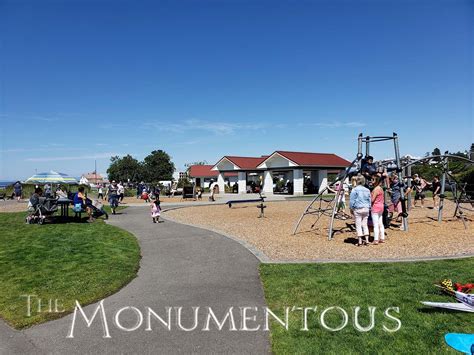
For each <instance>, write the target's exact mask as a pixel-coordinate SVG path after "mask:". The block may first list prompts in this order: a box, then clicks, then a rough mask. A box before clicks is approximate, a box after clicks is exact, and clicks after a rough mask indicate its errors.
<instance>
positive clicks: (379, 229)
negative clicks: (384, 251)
mask: <svg viewBox="0 0 474 355" xmlns="http://www.w3.org/2000/svg"><path fill="white" fill-rule="evenodd" d="M372 186H373V190H372V193H371V202H372V209H371V216H372V222H373V224H374V245H377V244H379V242H380V243H384V241H385V227H384V225H383V218H382V216H383V209H384V192H383V189H382V187H381V186H380V177H379V176H377V175H375V176H374V177H372Z"/></svg>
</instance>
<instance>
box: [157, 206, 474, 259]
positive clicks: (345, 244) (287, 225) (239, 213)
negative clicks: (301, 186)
mask: <svg viewBox="0 0 474 355" xmlns="http://www.w3.org/2000/svg"><path fill="white" fill-rule="evenodd" d="M307 204H308V202H302V201H286V202H273V203H272V202H269V203H267V204H266V205H267V208H266V210H265V215H266V218H257V217H258V215H259V210H258V209H257V208H256V205H255V204H248V205H236V206H235V207H233V208H228V207H227V206H200V207H197V208H182V209H177V210H172V211H168V212H166V213H165V216H166V215H168V216H169V217H171V218H172V219H174V220H177V221H181V222H184V223H188V224H194V225H197V226H201V227H204V228H210V229H213V230H216V231H221V232H223V233H225V234H229V235H232V236H234V237H236V238H238V239H241V240H244V241H245V242H247V243H249V244H251V245H253V246H254V247H256V248H257V249H259V250H261V251H262V252H263V253H265V254H266V255H267V256H268V257H269V258H270V259H271V260H275V261H278V260H280V261H283V260H314V259H319V260H381V259H399V258H417V257H440V256H441V257H447V256H459V255H468V254H473V253H474V222H473V221H471V222H470V223H469V229H467V230H465V229H464V226H463V224H462V222H461V221H458V220H456V219H453V218H449V217H451V216H452V215H453V211H454V204H453V203H451V202H449V201H445V209H444V216H446V217H447V218H445V221H443V222H442V223H441V224H438V222H437V221H436V220H437V211H436V210H433V209H430V208H423V209H422V208H416V209H414V210H412V211H411V212H410V222H409V232H407V233H405V232H403V231H400V230H399V229H398V228H397V227H393V228H390V229H388V230H387V231H386V234H387V237H386V243H384V244H379V245H370V246H364V247H356V246H355V245H354V243H355V242H356V239H355V232H353V231H351V230H350V229H349V228H348V227H347V223H348V222H352V221H336V222H335V230H338V232H337V233H336V234H335V238H334V239H333V240H332V241H328V240H327V226H328V221H329V218H326V217H322V218H321V220H320V222H323V223H318V225H317V226H316V227H315V229H313V230H310V226H311V224H312V223H313V222H314V220H315V219H314V217H313V216H306V217H305V219H304V220H303V223H302V225H301V227H300V229H299V230H300V231H301V232H299V233H298V234H297V235H292V231H293V228H294V225H295V223H296V221H297V219H298V218H299V216H300V214H301V213H302V211H304V209H305V207H306V206H307ZM471 217H472V216H471ZM471 219H472V218H471Z"/></svg>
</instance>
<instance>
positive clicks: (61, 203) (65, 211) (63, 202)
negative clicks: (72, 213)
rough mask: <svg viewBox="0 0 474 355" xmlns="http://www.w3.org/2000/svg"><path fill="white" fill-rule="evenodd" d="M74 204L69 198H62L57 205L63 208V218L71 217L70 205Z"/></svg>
mask: <svg viewBox="0 0 474 355" xmlns="http://www.w3.org/2000/svg"><path fill="white" fill-rule="evenodd" d="M71 203H72V200H70V199H68V198H64V197H61V198H59V199H58V200H57V204H58V205H59V206H61V217H64V218H67V217H69V205H70V204H71Z"/></svg>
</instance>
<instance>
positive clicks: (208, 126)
mask: <svg viewBox="0 0 474 355" xmlns="http://www.w3.org/2000/svg"><path fill="white" fill-rule="evenodd" d="M144 126H146V127H153V128H155V129H159V130H162V131H168V132H174V133H180V132H184V131H207V132H211V133H212V134H215V135H227V134H233V133H235V132H236V131H238V130H259V129H262V128H265V127H267V126H268V125H267V124H261V123H258V124H240V123H228V122H207V121H203V120H195V119H193V120H186V121H183V122H182V123H164V122H148V123H144Z"/></svg>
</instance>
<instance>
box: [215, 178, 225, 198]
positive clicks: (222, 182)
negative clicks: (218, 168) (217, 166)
mask: <svg viewBox="0 0 474 355" xmlns="http://www.w3.org/2000/svg"><path fill="white" fill-rule="evenodd" d="M217 185H218V186H219V193H221V194H223V193H225V180H224V173H219V175H217Z"/></svg>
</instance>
